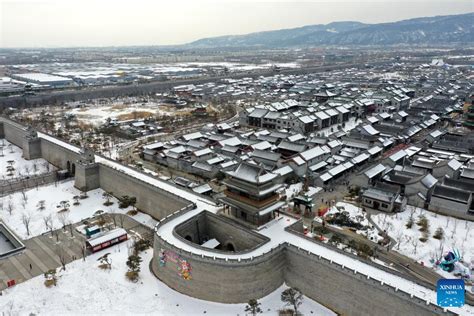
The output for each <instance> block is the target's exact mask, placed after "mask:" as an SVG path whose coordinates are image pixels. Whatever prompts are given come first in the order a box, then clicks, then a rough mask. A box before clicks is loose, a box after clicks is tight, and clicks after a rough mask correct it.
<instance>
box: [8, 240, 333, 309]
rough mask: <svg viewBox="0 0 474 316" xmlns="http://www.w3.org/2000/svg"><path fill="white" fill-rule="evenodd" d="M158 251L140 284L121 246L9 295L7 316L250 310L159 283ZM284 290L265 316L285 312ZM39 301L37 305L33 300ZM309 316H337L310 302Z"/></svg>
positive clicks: (268, 301) (267, 302)
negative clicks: (129, 274)
mask: <svg viewBox="0 0 474 316" xmlns="http://www.w3.org/2000/svg"><path fill="white" fill-rule="evenodd" d="M106 252H110V253H111V259H112V269H111V270H110V271H109V270H101V269H99V268H98V262H97V258H98V257H99V256H101V255H102V254H104V253H106ZM152 253H153V252H152V250H151V249H150V250H147V251H146V252H143V253H142V258H143V262H142V264H141V272H140V281H139V282H138V283H131V282H130V281H128V280H127V279H126V278H125V272H126V271H127V270H126V265H125V261H126V259H127V256H128V248H127V245H126V244H119V245H117V246H114V247H113V248H109V249H107V250H104V251H102V252H98V253H96V254H93V255H91V256H89V257H87V259H86V261H85V262H83V261H81V260H78V261H75V262H73V263H71V264H69V265H67V267H66V271H62V272H61V273H60V274H59V279H58V285H57V286H56V287H51V288H46V287H45V286H44V284H43V283H44V277H43V276H38V277H36V278H33V279H31V280H29V281H27V282H25V283H22V284H19V285H17V286H15V287H13V288H11V289H8V290H6V291H4V294H3V296H1V297H0V310H1V311H2V312H4V313H6V315H9V314H10V313H11V314H12V315H30V314H36V315H52V314H54V315H71V314H81V315H84V314H86V315H87V314H98V313H100V314H104V313H105V314H110V315H124V314H153V315H166V316H171V315H245V312H244V310H245V305H246V304H219V303H214V302H208V301H203V300H199V299H195V298H192V297H188V296H185V295H183V294H181V293H178V292H176V291H174V290H172V289H170V288H169V287H167V286H166V285H165V284H164V283H162V282H161V281H160V280H158V279H157V278H156V277H155V276H154V275H153V274H152V273H151V272H150V270H149V268H148V263H149V262H150V260H151V258H152ZM285 288H286V287H285V286H282V287H281V288H279V289H278V290H276V291H275V292H273V293H271V294H270V295H268V296H266V297H264V298H262V299H260V300H259V302H261V304H262V305H261V308H262V310H263V315H277V311H278V310H279V309H282V308H285V306H284V304H283V303H282V302H281V300H280V294H281V292H282V291H283V290H284V289H285ZM32 298H34V299H32ZM300 310H301V312H302V313H303V314H304V315H335V313H333V312H332V311H330V310H328V309H327V308H325V307H324V306H322V305H319V304H318V303H317V302H315V301H313V300H311V299H309V298H307V297H305V298H304V299H303V305H302V306H301V307H300Z"/></svg>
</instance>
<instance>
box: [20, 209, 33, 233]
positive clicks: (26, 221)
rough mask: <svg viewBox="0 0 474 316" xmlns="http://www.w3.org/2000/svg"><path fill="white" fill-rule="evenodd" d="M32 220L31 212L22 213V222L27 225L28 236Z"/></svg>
mask: <svg viewBox="0 0 474 316" xmlns="http://www.w3.org/2000/svg"><path fill="white" fill-rule="evenodd" d="M30 221H31V215H30V214H27V213H23V214H21V222H22V223H23V225H25V229H26V235H27V236H29V235H30Z"/></svg>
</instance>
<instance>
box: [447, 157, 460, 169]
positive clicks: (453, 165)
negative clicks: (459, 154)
mask: <svg viewBox="0 0 474 316" xmlns="http://www.w3.org/2000/svg"><path fill="white" fill-rule="evenodd" d="M448 166H449V167H450V168H451V169H453V170H458V169H459V168H461V166H462V163H460V162H459V161H457V160H456V159H451V160H450V161H449V162H448Z"/></svg>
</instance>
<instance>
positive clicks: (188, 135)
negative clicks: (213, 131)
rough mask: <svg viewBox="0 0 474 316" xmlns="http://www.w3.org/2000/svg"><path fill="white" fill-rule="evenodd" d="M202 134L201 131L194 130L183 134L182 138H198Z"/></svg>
mask: <svg viewBox="0 0 474 316" xmlns="http://www.w3.org/2000/svg"><path fill="white" fill-rule="evenodd" d="M202 136H203V135H202V134H201V132H195V133H191V134H187V135H183V139H184V140H186V141H188V140H191V139H198V138H201V137H202Z"/></svg>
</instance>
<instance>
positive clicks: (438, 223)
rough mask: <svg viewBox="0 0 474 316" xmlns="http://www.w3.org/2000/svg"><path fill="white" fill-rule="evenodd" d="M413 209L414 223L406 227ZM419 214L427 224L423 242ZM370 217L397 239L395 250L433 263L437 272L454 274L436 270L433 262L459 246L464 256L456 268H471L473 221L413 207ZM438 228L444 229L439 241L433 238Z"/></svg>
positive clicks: (429, 263) (473, 247)
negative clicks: (426, 235)
mask: <svg viewBox="0 0 474 316" xmlns="http://www.w3.org/2000/svg"><path fill="white" fill-rule="evenodd" d="M412 212H413V220H414V223H413V226H412V227H411V228H407V227H406V224H407V222H408V220H409V218H410V216H411V213H412ZM421 215H424V216H425V217H426V219H427V220H428V223H429V234H428V239H427V241H426V242H421V241H420V238H421V237H423V233H422V232H421V231H420V226H419V225H417V222H418V220H419V218H420V216H421ZM372 219H373V220H374V222H375V223H377V225H379V226H380V227H381V228H382V229H387V232H388V233H389V235H390V236H391V237H393V238H395V240H396V241H397V242H398V244H397V245H395V247H394V248H393V249H394V250H396V251H398V252H400V253H402V254H404V255H405V256H407V257H410V258H413V259H414V260H415V261H418V262H420V263H421V262H422V263H423V264H424V265H426V266H429V267H433V266H434V267H435V268H436V269H437V272H438V273H440V274H442V275H443V276H446V277H453V274H452V273H448V272H445V271H443V270H441V269H439V268H438V267H437V266H436V265H435V264H433V262H434V261H436V260H438V259H440V257H441V255H444V254H445V253H447V252H448V251H452V250H453V249H455V248H456V249H459V251H460V252H461V256H462V258H463V264H459V265H458V266H457V268H458V269H468V268H469V267H471V268H474V242H472V241H473V240H474V230H473V229H474V223H472V222H469V221H465V220H460V219H454V218H451V217H448V216H443V215H438V214H436V213H432V212H429V211H427V210H423V209H420V208H415V207H412V206H407V209H406V210H405V211H404V212H402V213H397V214H393V215H392V214H378V215H375V216H372ZM439 227H441V229H442V230H443V232H444V233H443V238H442V239H441V240H438V239H435V238H433V235H434V234H435V232H436V230H437V229H438V228H439ZM463 266H464V268H463ZM455 271H456V270H455Z"/></svg>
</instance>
